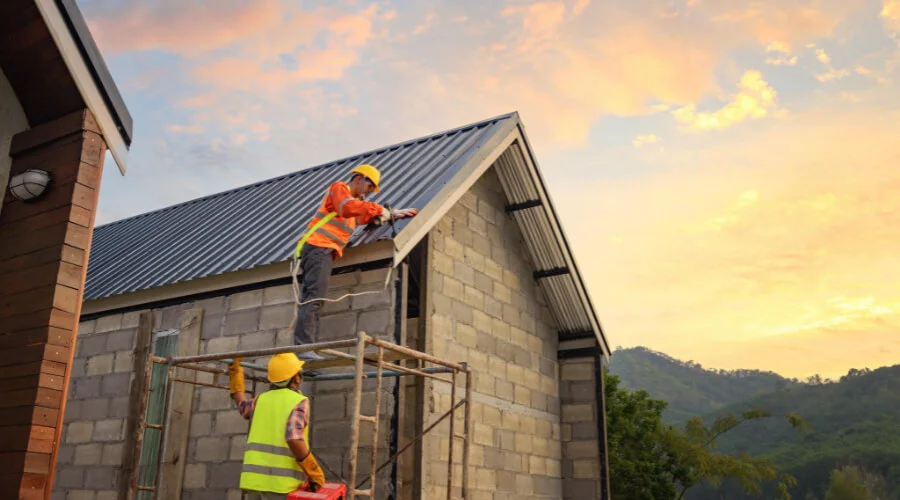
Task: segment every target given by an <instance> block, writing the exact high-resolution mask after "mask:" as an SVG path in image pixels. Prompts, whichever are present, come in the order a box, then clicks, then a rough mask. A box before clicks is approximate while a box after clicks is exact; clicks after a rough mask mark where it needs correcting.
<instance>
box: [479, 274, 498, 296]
mask: <svg viewBox="0 0 900 500" xmlns="http://www.w3.org/2000/svg"><path fill="white" fill-rule="evenodd" d="M475 288H476V289H477V290H479V291H480V292H482V293H484V294H486V295H491V294H492V293H493V289H494V280H493V279H491V278H490V277H489V276H488V275H487V274H484V273H483V272H476V273H475Z"/></svg>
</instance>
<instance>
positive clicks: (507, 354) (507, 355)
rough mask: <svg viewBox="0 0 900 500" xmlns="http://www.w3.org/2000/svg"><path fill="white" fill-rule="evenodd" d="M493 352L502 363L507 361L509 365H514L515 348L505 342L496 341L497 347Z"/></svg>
mask: <svg viewBox="0 0 900 500" xmlns="http://www.w3.org/2000/svg"><path fill="white" fill-rule="evenodd" d="M495 352H496V353H497V356H499V357H500V358H501V359H503V360H504V361H508V362H511V363H515V361H516V348H515V346H514V345H512V344H510V343H509V342H507V341H505V340H500V339H497V347H496V351H495Z"/></svg>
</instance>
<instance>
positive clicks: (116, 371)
mask: <svg viewBox="0 0 900 500" xmlns="http://www.w3.org/2000/svg"><path fill="white" fill-rule="evenodd" d="M387 272H388V271H387V270H384V269H382V270H371V271H355V272H352V273H347V274H340V275H335V276H332V279H331V287H330V289H329V297H330V298H337V297H339V296H341V295H343V294H345V293H350V292H359V291H375V292H378V293H373V294H370V295H364V296H359V297H351V298H348V299H345V300H344V301H341V302H337V303H326V305H325V306H324V307H323V310H322V317H321V323H320V331H319V335H320V338H319V340H320V341H325V340H338V339H347V338H351V337H355V336H356V334H357V331H358V330H360V329H361V330H364V331H366V333H368V334H370V335H373V336H378V337H380V338H384V339H386V340H393V332H394V322H393V317H394V315H393V312H392V311H393V298H392V297H393V290H392V288H393V287H392V284H391V286H389V287H388V288H387V289H384V288H383V286H384V283H385V278H386V277H387ZM191 308H201V309H202V326H201V330H200V347H199V351H200V353H201V354H202V353H217V352H228V351H235V350H247V349H261V348H268V347H273V346H284V345H290V343H291V342H292V333H291V332H290V331H289V330H287V327H288V326H289V324H290V322H291V319H292V316H293V308H294V304H293V296H292V293H291V287H290V285H282V286H274V287H269V288H264V289H258V290H252V291H245V292H240V293H235V294H232V295H227V296H220V297H215V298H210V299H204V300H198V301H190V302H184V303H181V304H177V305H173V306H170V307H166V308H163V309H154V310H152V314H153V331H154V332H160V331H164V330H168V329H176V328H179V327H180V321H181V315H182V313H183V312H184V311H187V310H188V309H191ZM141 312H143V311H135V312H129V313H125V314H122V313H119V314H111V315H107V316H102V317H99V318H96V319H92V320H90V321H86V322H82V323H81V326H80V330H79V335H78V341H77V343H76V344H75V349H76V353H75V356H76V357H75V362H74V368H73V374H72V384H71V386H70V391H69V404H68V406H67V410H66V414H65V428H64V432H63V436H62V441H61V446H60V452H59V465H58V467H57V472H56V473H57V476H56V477H57V480H56V481H55V484H54V493H53V495H54V496H53V498H54V499H60V500H62V499H64V498H65V499H67V500H72V499H82V498H84V499H91V500H105V499H113V498H117V492H118V489H119V488H120V487H121V485H122V482H123V481H127V478H125V477H124V473H123V469H122V467H123V465H122V464H123V460H124V456H123V452H124V451H123V450H129V449H130V443H131V440H132V439H133V437H132V436H129V435H126V434H127V433H126V429H127V427H128V420H129V419H130V418H134V415H129V414H128V403H129V398H132V397H134V395H129V388H130V387H131V383H132V380H133V378H134V376H135V374H134V364H133V363H134V362H133V356H134V352H135V349H136V347H137V346H136V344H135V343H136V339H137V338H138V334H137V332H138V318H139V317H140V314H141ZM267 360H268V358H260V359H258V360H256V359H253V358H245V361H247V362H257V363H260V364H263V365H264V364H265V362H266V361H267ZM337 370H338V369H329V370H328V373H333V372H334V371H337ZM349 370H350V368H347V371H349ZM246 372H247V373H248V374H249V373H251V372H252V370H246ZM260 375H262V376H265V373H261V374H260ZM179 376H180V375H179ZM197 380H199V381H201V382H206V383H212V382H213V378H212V375H211V374H206V373H198V377H197ZM218 384H219V385H224V386H225V387H227V377H225V376H221V377H219V378H218ZM393 384H394V379H385V380H384V383H383V387H382V391H383V392H382V408H381V416H382V419H381V428H380V432H379V436H380V439H379V443H380V446H379V457H380V459H379V462H380V461H381V460H384V459H386V458H387V456H388V446H389V442H390V432H391V428H390V417H391V415H392V413H393V409H394V406H393V404H394V403H393ZM352 385H353V381H352V380H348V381H329V382H320V383H313V382H304V385H303V387H302V390H303V392H304V394H306V395H308V396H310V398H311V412H312V422H311V430H310V440H311V447H312V450H313V452H314V453H315V454H316V456H317V457H318V458H319V461H320V465H322V467H323V469H324V471H325V475H326V478H327V479H328V480H337V478H336V477H335V475H334V474H333V473H332V472H331V471H330V470H329V468H328V467H331V468H333V469H334V470H335V471H337V472H339V473H340V475H341V476H343V477H347V476H348V475H349V462H348V449H349V444H350V437H349V436H350V419H349V415H348V412H349V410H350V408H351V403H352ZM246 386H247V389H248V390H252V383H251V382H249V381H248V382H247V384H246ZM194 387H195V388H194V391H193V403H192V407H191V408H190V413H191V415H190V419H189V420H188V421H187V423H186V424H185V425H188V426H189V432H188V444H187V454H186V465H185V473H184V476H183V477H184V479H183V484H182V496H181V498H182V499H186V500H192V499H222V498H228V499H232V498H233V499H239V498H240V497H241V495H240V490H239V489H238V486H239V478H240V469H241V461H242V459H243V451H244V448H245V445H246V436H247V432H248V431H249V423H248V422H247V421H245V420H243V419H242V418H241V417H240V415H239V414H238V412H237V410H236V407H235V405H234V403H233V402H232V401H231V398H230V396H229V394H228V391H227V390H222V389H217V388H212V387H204V386H194ZM260 390H264V384H260ZM364 391H365V392H364V394H363V413H365V414H372V413H373V412H374V400H375V394H374V384H370V383H369V382H366V383H365V387H364ZM360 428H361V430H360V439H361V442H362V443H371V442H372V433H371V427H370V426H369V425H368V424H366V423H362V424H361V426H360ZM367 450H371V445H369V446H368V447H361V448H360V457H361V458H360V460H359V461H358V463H359V467H358V472H357V477H358V478H361V477H363V475H365V474H368V471H369V466H368V465H369V463H368V461H367V460H365V458H366V457H369V456H370V451H367ZM326 464H327V466H326ZM389 471H390V469H389V468H388V469H386V470H385V471H383V472H382V473H380V474H379V480H380V482H379V486H378V488H379V491H382V492H383V491H385V490H386V488H387V482H388V480H389ZM162 480H165V479H164V478H163V479H162Z"/></svg>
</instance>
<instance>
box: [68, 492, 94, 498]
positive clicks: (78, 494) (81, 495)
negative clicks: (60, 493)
mask: <svg viewBox="0 0 900 500" xmlns="http://www.w3.org/2000/svg"><path fill="white" fill-rule="evenodd" d="M94 494H95V492H94V490H69V491H68V492H66V500H96V497H95V496H94Z"/></svg>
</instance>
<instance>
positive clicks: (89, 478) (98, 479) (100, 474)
mask: <svg viewBox="0 0 900 500" xmlns="http://www.w3.org/2000/svg"><path fill="white" fill-rule="evenodd" d="M116 475H117V472H116V469H114V468H113V467H102V466H100V467H90V468H88V469H87V470H86V471H85V473H84V486H85V487H87V488H91V489H95V490H109V489H112V488H113V486H114V485H115V484H116Z"/></svg>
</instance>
